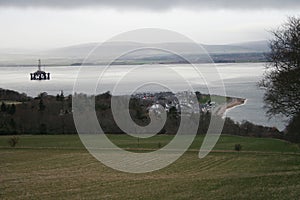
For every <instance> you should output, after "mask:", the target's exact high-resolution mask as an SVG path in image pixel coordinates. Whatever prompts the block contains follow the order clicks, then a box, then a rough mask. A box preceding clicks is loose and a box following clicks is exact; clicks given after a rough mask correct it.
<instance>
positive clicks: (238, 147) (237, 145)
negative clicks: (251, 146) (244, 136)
mask: <svg viewBox="0 0 300 200" xmlns="http://www.w3.org/2000/svg"><path fill="white" fill-rule="evenodd" d="M234 150H236V151H241V150H242V145H241V144H235V145H234Z"/></svg>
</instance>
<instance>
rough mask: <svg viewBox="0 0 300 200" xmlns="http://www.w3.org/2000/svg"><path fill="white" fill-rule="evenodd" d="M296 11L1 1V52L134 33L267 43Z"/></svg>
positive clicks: (99, 0) (255, 1)
mask: <svg viewBox="0 0 300 200" xmlns="http://www.w3.org/2000/svg"><path fill="white" fill-rule="evenodd" d="M70 2H72V3H70ZM299 11H300V3H299V0H285V1H284V2H283V1H274V0H251V1H248V0H247V1H242V0H227V1H225V0H207V1H204V0H173V1H170V0H169V1H165V0H150V1H149V0H147V1H146V0H145V1H142V0H130V1H125V0H85V1H84V0H73V1H67V0H52V1H47V0H39V1H38V0H27V1H20V0H0V27H1V32H0V36H1V37H0V44H1V47H0V48H26V49H44V48H55V47H62V46H68V45H74V44H81V43H88V42H101V41H105V40H107V39H109V38H110V37H112V36H114V35H116V34H119V33H122V32H125V31H129V30H133V29H138V28H165V29H169V30H173V31H177V32H179V33H182V34H184V35H186V36H188V37H190V38H191V39H193V40H195V41H197V42H199V43H204V44H227V43H236V42H243V41H255V40H265V39H268V38H269V37H270V35H269V33H268V30H270V29H273V28H275V27H277V26H278V25H280V24H281V23H283V22H284V21H285V20H286V17H287V16H291V15H292V16H297V14H298V13H299Z"/></svg>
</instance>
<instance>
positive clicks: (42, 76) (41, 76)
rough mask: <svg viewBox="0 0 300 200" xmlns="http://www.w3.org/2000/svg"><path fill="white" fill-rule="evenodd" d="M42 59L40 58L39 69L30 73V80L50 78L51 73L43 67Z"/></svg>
mask: <svg viewBox="0 0 300 200" xmlns="http://www.w3.org/2000/svg"><path fill="white" fill-rule="evenodd" d="M41 66H42V65H41V59H39V60H38V70H37V71H36V72H34V73H30V80H39V81H41V80H50V73H46V72H44V71H42V69H41Z"/></svg>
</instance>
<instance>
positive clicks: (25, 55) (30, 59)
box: [0, 41, 269, 66]
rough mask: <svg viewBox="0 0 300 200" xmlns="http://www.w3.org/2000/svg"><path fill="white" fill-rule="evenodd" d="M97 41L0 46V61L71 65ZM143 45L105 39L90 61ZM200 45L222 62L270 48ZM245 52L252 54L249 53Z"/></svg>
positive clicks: (188, 48) (262, 44) (155, 55)
mask: <svg viewBox="0 0 300 200" xmlns="http://www.w3.org/2000/svg"><path fill="white" fill-rule="evenodd" d="M98 45H99V44H98V43H85V44H78V45H72V46H66V47H62V48H55V49H50V50H45V51H29V50H24V51H23V52H22V51H21V50H16V51H14V50H12V49H10V50H9V51H6V50H5V49H3V50H1V49H0V52H1V55H0V65H2V66H3V65H30V64H34V63H35V62H36V58H37V57H39V58H41V59H43V60H44V62H45V63H47V65H71V64H73V63H81V62H82V61H83V59H84V58H85V57H86V56H87V55H88V54H89V53H90V52H91V51H92V50H93V49H94V48H95V47H97V46H98ZM144 46H145V45H144V44H142V43H137V42H111V43H105V45H100V46H98V47H97V49H96V50H95V52H94V53H93V54H94V55H95V58H94V60H92V62H91V63H95V64H97V63H103V62H105V61H106V60H108V59H110V58H113V57H115V56H118V55H120V54H122V53H124V52H126V51H127V50H128V49H132V47H133V48H141V47H144ZM155 46H156V47H158V48H161V49H166V48H167V49H168V48H171V49H174V51H176V52H178V53H179V54H182V55H186V56H189V55H190V56H192V55H193V56H195V51H196V49H195V45H194V44H192V43H180V42H178V43H176V42H173V43H159V44H156V45H155ZM202 47H203V48H204V49H205V50H206V51H207V52H208V53H209V54H211V55H212V56H215V55H217V56H218V57H220V56H221V58H222V59H219V61H220V62H222V61H223V60H224V61H225V62H229V61H233V62H234V61H237V62H239V60H240V59H237V58H239V57H240V56H239V55H241V54H245V55H243V57H244V58H245V59H244V58H243V59H242V60H241V61H254V62H255V61H262V60H263V59H262V55H263V53H265V52H268V51H269V47H268V42H267V41H253V42H243V43H233V44H226V45H207V44H202ZM247 55H251V56H250V57H249V56H247ZM257 55H258V57H257ZM167 57H168V58H166V55H164V54H163V53H162V54H161V53H160V52H157V51H156V52H154V51H152V52H151V51H150V52H139V53H136V54H135V57H132V58H130V62H133V61H134V60H138V61H139V62H142V61H143V59H144V58H145V59H147V60H149V58H152V59H154V60H155V62H159V59H160V58H162V59H163V60H162V62H165V61H166V60H169V59H171V57H170V56H167ZM230 58H233V59H230ZM172 59H173V58H172ZM128 62H129V61H128ZM149 62H150V61H149ZM175 62H176V60H175Z"/></svg>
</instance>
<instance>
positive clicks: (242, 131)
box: [0, 92, 285, 139]
mask: <svg viewBox="0 0 300 200" xmlns="http://www.w3.org/2000/svg"><path fill="white" fill-rule="evenodd" d="M22 96H23V95H22ZM85 96H86V95H85ZM15 97H17V95H16V96H15ZM86 98H89V97H87V96H86ZM92 98H94V99H95V108H96V114H97V117H98V121H99V123H100V125H101V128H102V129H103V131H104V132H105V133H109V134H121V133H123V131H122V130H121V129H120V128H119V127H118V126H117V124H116V122H115V120H114V118H113V114H112V111H111V94H110V93H109V92H106V93H103V94H100V95H97V96H94V97H92ZM0 99H1V100H2V103H1V110H0V134H77V131H76V127H75V125H74V121H73V115H72V96H71V95H69V96H64V94H63V92H61V94H58V95H57V96H51V95H47V93H42V94H40V95H39V96H38V97H36V98H26V101H20V102H16V103H15V104H12V103H10V104H8V103H5V101H4V100H3V99H2V97H1V98H0ZM19 99H23V98H19ZM152 103H153V102H151V101H149V100H142V99H137V98H132V99H131V100H130V104H129V112H130V115H131V117H132V119H133V120H134V121H135V122H136V123H137V124H139V125H142V126H143V125H144V126H145V125H147V124H148V123H149V122H150V118H149V114H148V108H149V106H150V105H151V104H152ZM211 117H214V118H215V120H223V121H224V128H223V131H222V133H223V134H231V135H242V136H254V137H274V138H283V139H284V138H285V137H284V135H283V133H281V132H279V131H278V130H277V129H276V128H270V127H264V126H258V125H255V124H252V123H250V122H247V121H245V122H243V123H237V122H235V121H233V120H231V119H230V118H225V119H223V118H222V117H220V116H211V113H209V112H207V113H201V115H200V121H199V128H198V132H197V133H198V134H206V132H207V129H208V127H209V124H210V119H211ZM180 119H181V118H180V113H178V111H177V110H176V108H171V109H170V110H169V112H168V114H167V121H166V123H165V125H164V127H163V128H162V130H161V131H160V134H176V132H177V130H178V127H179V125H180Z"/></svg>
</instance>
